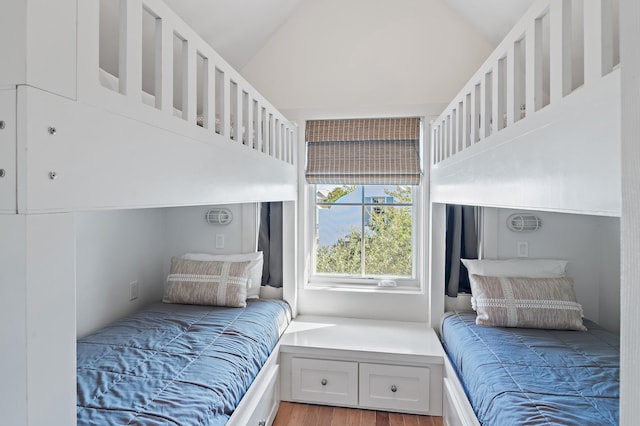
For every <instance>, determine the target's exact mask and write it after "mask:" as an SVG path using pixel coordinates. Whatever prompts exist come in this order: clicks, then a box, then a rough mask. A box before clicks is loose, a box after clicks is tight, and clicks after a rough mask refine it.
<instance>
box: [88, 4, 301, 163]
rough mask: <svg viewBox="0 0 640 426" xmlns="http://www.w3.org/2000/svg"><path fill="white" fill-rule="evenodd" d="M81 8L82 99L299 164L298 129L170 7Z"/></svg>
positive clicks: (108, 5) (95, 6)
mask: <svg viewBox="0 0 640 426" xmlns="http://www.w3.org/2000/svg"><path fill="white" fill-rule="evenodd" d="M77 4H78V71H77V72H78V88H77V90H78V100H80V101H82V102H85V103H89V104H93V105H96V106H99V107H103V108H107V109H111V110H113V111H114V112H116V113H121V114H123V115H125V116H127V117H130V118H133V119H136V120H139V121H143V122H147V123H149V124H152V125H155V126H158V127H162V128H166V129H167V130H170V131H173V132H176V133H179V134H181V135H185V136H189V137H193V138H194V139H198V140H203V141H208V140H211V138H214V137H218V138H219V137H220V136H223V137H224V138H226V139H227V140H232V141H234V142H235V143H239V144H242V145H244V146H247V147H248V148H251V149H252V150H254V151H256V152H260V153H263V154H265V155H267V156H269V157H271V158H274V159H277V160H280V161H282V162H285V163H288V164H291V165H293V164H294V160H295V158H296V155H295V152H294V148H295V141H296V136H295V135H296V126H295V124H293V123H291V122H289V121H288V120H287V119H286V118H285V117H284V116H283V115H282V114H281V113H280V112H278V110H276V109H275V108H274V107H273V106H272V105H271V104H270V103H269V102H268V101H267V100H266V99H265V98H264V97H263V96H262V95H260V94H259V93H258V92H257V91H256V90H255V89H254V88H253V87H252V86H251V85H250V84H249V83H248V82H247V81H246V80H245V79H244V78H243V77H242V76H241V75H240V74H239V73H238V72H237V71H236V70H234V69H233V68H232V67H231V66H230V65H229V64H228V63H227V62H226V61H225V60H224V59H223V58H222V57H221V56H220V55H219V54H218V53H216V52H215V51H214V50H213V49H212V48H211V47H210V46H209V45H208V44H207V43H206V42H205V41H204V40H202V38H201V37H200V36H199V35H197V34H196V33H195V32H194V30H193V29H191V28H190V27H189V26H188V25H186V24H185V23H184V22H183V21H182V20H181V19H180V18H179V17H178V16H177V15H176V14H175V13H174V12H173V11H172V10H171V9H169V7H168V6H167V5H166V4H165V3H164V2H162V1H161V0H82V1H78V3H77ZM215 135H217V136H215Z"/></svg>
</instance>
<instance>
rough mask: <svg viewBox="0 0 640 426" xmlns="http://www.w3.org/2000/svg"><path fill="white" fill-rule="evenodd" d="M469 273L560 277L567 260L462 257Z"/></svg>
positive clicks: (501, 275) (497, 275)
mask: <svg viewBox="0 0 640 426" xmlns="http://www.w3.org/2000/svg"><path fill="white" fill-rule="evenodd" d="M460 260H461V261H462V263H463V264H464V266H465V267H466V268H467V270H468V271H469V275H472V274H475V275H484V276H489V277H528V278H558V277H564V276H565V269H566V267H567V261H566V260H555V259H506V260H491V259H481V260H478V259H460Z"/></svg>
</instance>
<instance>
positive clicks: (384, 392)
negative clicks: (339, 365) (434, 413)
mask: <svg viewBox="0 0 640 426" xmlns="http://www.w3.org/2000/svg"><path fill="white" fill-rule="evenodd" d="M429 379H430V371H429V368H427V367H407V366H400V365H383V364H368V363H360V406H362V407H368V408H380V409H388V410H391V411H409V412H417V413H427V412H429V386H430V383H429Z"/></svg>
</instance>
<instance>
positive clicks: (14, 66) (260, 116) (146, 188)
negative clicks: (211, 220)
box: [0, 0, 297, 213]
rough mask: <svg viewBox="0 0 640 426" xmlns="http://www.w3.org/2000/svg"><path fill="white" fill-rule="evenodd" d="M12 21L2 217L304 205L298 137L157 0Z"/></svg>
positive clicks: (95, 4)
mask: <svg viewBox="0 0 640 426" xmlns="http://www.w3.org/2000/svg"><path fill="white" fill-rule="evenodd" d="M8 9H9V10H8V13H7V14H5V16H12V19H10V20H7V22H6V25H0V34H1V35H2V36H3V37H4V38H5V39H10V38H14V39H16V46H17V48H16V49H12V50H10V51H9V61H7V62H6V63H7V66H5V65H4V64H3V66H2V67H0V102H1V103H2V106H0V112H2V113H3V115H4V116H3V117H0V120H3V121H5V128H4V129H3V130H1V131H0V138H3V139H4V138H7V139H8V143H6V144H3V145H4V147H3V148H2V154H3V157H4V158H6V159H7V161H6V163H5V162H3V164H0V168H2V169H4V175H5V178H3V179H0V180H1V181H2V182H0V191H1V192H0V195H1V197H0V198H1V201H0V212H3V213H15V212H16V211H17V212H19V213H40V212H58V211H74V210H91V209H114V208H139V207H160V206H179V205H199V204H202V205H204V204H218V203H237V202H255V201H272V200H283V201H287V200H294V199H295V198H296V187H297V184H296V182H297V168H296V165H295V159H296V152H295V145H296V144H295V142H296V140H297V136H296V135H297V128H296V125H295V124H293V123H291V122H289V121H288V120H287V119H286V118H285V117H284V116H283V115H282V114H281V113H280V112H278V111H277V110H276V109H275V108H274V107H273V106H272V105H271V104H270V103H269V102H268V101H267V100H266V99H265V98H264V97H262V96H261V95H260V94H259V93H258V92H257V91H256V90H255V89H254V88H253V87H252V86H251V85H250V84H249V83H248V82H247V81H246V80H245V79H244V78H243V77H242V76H241V75H240V74H239V73H238V72H237V71H235V70H234V69H233V68H232V67H231V66H230V65H229V64H228V63H227V62H226V61H224V59H222V58H221V57H220V56H219V55H218V54H217V53H216V52H215V51H214V50H213V49H212V48H211V47H210V46H209V45H208V44H206V42H204V41H203V40H202V39H201V38H200V37H199V36H198V35H197V34H196V33H195V32H194V31H193V30H192V29H191V28H189V27H188V26H187V25H186V24H185V23H184V22H183V21H182V20H181V19H180V18H179V17H178V16H177V15H176V14H175V13H173V11H171V10H170V9H169V8H168V6H167V5H166V4H165V3H164V2H162V1H161V0H82V1H78V0H61V1H59V2H56V6H55V8H53V7H52V6H51V5H50V4H47V2H45V1H42V0H33V1H30V2H22V1H14V2H10V4H9V5H8ZM57 18H60V19H59V20H58V19H57ZM4 23H5V22H4V21H3V24H4ZM53 27H55V28H53ZM21 47H23V48H24V49H20V48H21ZM27 47H28V48H27ZM53 47H55V49H56V52H52V50H53ZM4 154H8V155H6V156H5V155H4ZM11 159H15V161H12V160H11Z"/></svg>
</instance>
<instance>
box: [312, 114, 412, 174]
mask: <svg viewBox="0 0 640 426" xmlns="http://www.w3.org/2000/svg"><path fill="white" fill-rule="evenodd" d="M420 132H421V123H420V119H419V118H382V119H354V120H309V121H307V124H306V129H305V140H306V144H307V150H306V153H307V158H306V165H305V176H306V179H307V182H309V183H321V184H339V185H343V184H346V185H419V184H420V177H421V175H422V161H421V152H420Z"/></svg>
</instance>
